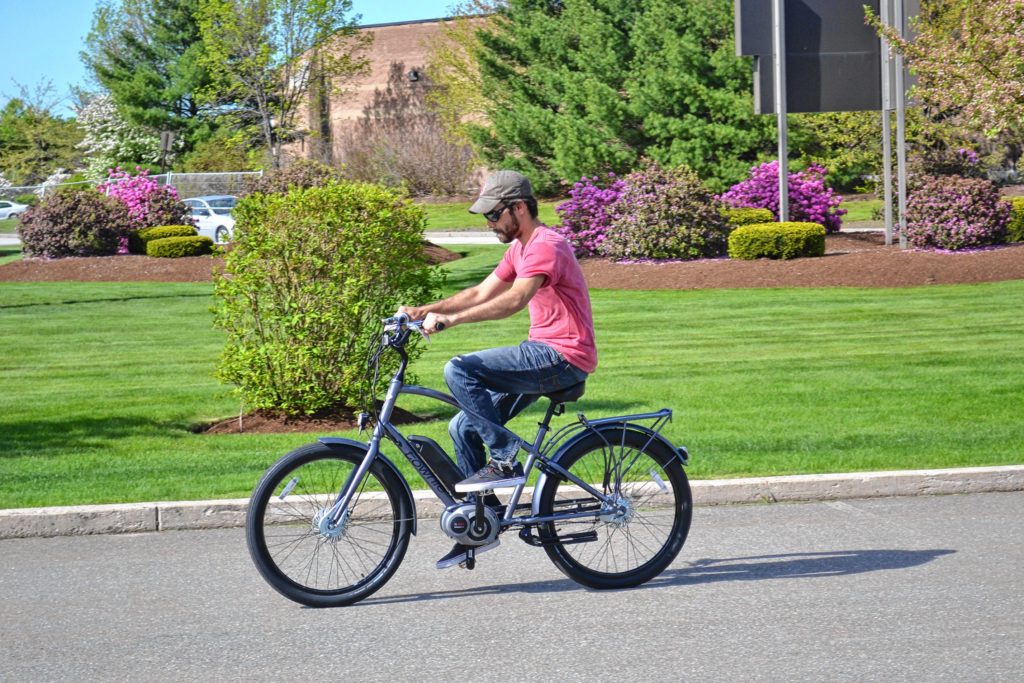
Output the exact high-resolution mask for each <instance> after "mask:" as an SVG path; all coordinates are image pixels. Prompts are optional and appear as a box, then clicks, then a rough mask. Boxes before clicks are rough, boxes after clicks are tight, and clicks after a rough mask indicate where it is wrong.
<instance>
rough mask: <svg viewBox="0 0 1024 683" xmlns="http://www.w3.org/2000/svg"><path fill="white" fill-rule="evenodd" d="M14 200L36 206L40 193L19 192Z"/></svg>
mask: <svg viewBox="0 0 1024 683" xmlns="http://www.w3.org/2000/svg"><path fill="white" fill-rule="evenodd" d="M14 201H15V202H17V203H18V204H28V205H29V206H35V205H37V204H38V203H39V195H37V194H35V193H33V192H29V193H28V194H19V195H18V196H17V197H15V198H14Z"/></svg>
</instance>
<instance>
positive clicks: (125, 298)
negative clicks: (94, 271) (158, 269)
mask: <svg viewBox="0 0 1024 683" xmlns="http://www.w3.org/2000/svg"><path fill="white" fill-rule="evenodd" d="M210 297H211V295H210V293H209V292H203V293H198V294H153V295H144V296H123V297H110V298H106V299H63V300H61V301H35V302H32V303H26V304H0V309H10V308H32V307H33V306H70V305H74V304H109V303H124V302H127V301H145V300H149V299H209V298H210Z"/></svg>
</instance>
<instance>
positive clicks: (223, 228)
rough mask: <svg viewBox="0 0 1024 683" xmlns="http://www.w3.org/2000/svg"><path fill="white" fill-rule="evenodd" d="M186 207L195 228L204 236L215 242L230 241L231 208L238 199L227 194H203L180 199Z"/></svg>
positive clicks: (233, 220) (231, 232)
mask: <svg viewBox="0 0 1024 683" xmlns="http://www.w3.org/2000/svg"><path fill="white" fill-rule="evenodd" d="M181 201H183V202H185V205H186V206H187V207H188V211H189V217H190V218H191V219H192V221H193V222H194V223H195V225H196V230H198V231H199V234H200V235H202V236H204V237H209V238H210V239H212V240H213V241H214V242H216V243H217V244H225V243H226V242H230V241H231V235H232V234H233V233H234V231H235V219H234V218H232V216H231V210H232V209H233V208H235V203H236V202H237V201H238V199H237V198H236V197H232V196H231V195H228V194H215V195H204V196H202V197H189V198H188V199H183V200H181Z"/></svg>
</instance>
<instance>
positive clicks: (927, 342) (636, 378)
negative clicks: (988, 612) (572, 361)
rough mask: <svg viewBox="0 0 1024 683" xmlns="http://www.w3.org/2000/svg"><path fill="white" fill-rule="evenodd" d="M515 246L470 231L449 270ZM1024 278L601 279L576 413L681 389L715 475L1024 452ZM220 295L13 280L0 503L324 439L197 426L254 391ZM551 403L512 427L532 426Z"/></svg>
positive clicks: (937, 463) (93, 490) (80, 499)
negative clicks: (242, 392) (736, 282)
mask: <svg viewBox="0 0 1024 683" xmlns="http://www.w3.org/2000/svg"><path fill="white" fill-rule="evenodd" d="M501 251H502V247H501V246H500V245H493V246H487V247H480V248H476V247H474V248H466V252H467V253H468V257H467V258H466V259H463V260H462V261H459V262H456V263H454V264H451V265H450V266H449V269H450V272H451V278H450V282H449V286H450V287H451V288H453V289H454V288H457V287H460V286H464V285H465V284H469V283H471V282H475V281H477V280H479V279H480V277H482V276H483V275H484V274H486V273H487V272H489V270H490V268H491V267H493V265H494V263H495V262H496V261H497V259H498V257H499V255H500V254H501ZM1021 300H1024V281H1016V282H1006V283H994V284H983V285H960V286H942V287H938V286H936V287H922V288H911V289H900V290H877V289H872V290H868V289H841V288H837V289H799V290H796V289H779V290H713V291H685V292H683V291H657V292H641V291H619V290H595V291H594V292H593V302H594V309H595V318H596V320H597V321H598V335H599V336H598V343H599V347H600V352H601V367H600V368H599V369H598V371H597V372H596V373H595V374H594V375H593V376H592V378H591V380H590V381H589V382H588V390H587V395H586V396H584V397H583V399H582V400H581V401H580V402H579V403H578V404H577V405H576V406H574V407H572V409H571V410H570V415H573V414H575V411H576V410H581V411H583V412H585V413H586V414H587V415H588V416H590V417H595V416H605V415H614V414H618V413H629V412H636V411H644V410H653V409H658V408H661V407H671V408H673V409H674V410H675V420H674V421H673V422H672V423H671V424H670V425H668V427H667V428H666V431H665V433H666V434H667V436H668V437H669V438H670V439H672V440H674V441H676V442H678V443H682V444H685V445H686V446H687V447H688V448H689V449H690V452H691V454H692V455H693V459H692V465H691V467H690V469H689V472H690V474H691V476H693V477H695V478H709V477H734V476H758V475H775V474H789V473H801V472H833V471H860V470H885V469H904V468H932V467H952V466H979V465H999V464H1011V463H1021V462H1024V421H1022V420H1021V419H1020V406H1021V405H1022V402H1024V375H1022V373H1021V372H1020V368H1021V367H1024V346H1022V345H1021V344H1020V339H1021V338H1022V336H1024V319H1022V318H1021V316H1020V314H1019V313H1020V305H1019V302H1020V301H1021ZM211 303H212V299H211V287H210V286H209V285H208V284H194V283H181V284H179V283H174V284H161V283H0V336H2V338H3V339H4V340H5V348H6V349H8V352H7V353H5V354H3V355H2V356H0V384H2V386H3V388H4V389H3V392H2V394H0V507H26V506H42V505H69V504H88V503H106V502H126V501H154V500H183V499H204V498H221V497H227V498H233V497H244V496H247V495H248V494H249V493H250V491H251V489H252V487H253V485H254V484H255V482H256V480H257V479H258V477H259V475H260V473H261V472H262V471H263V469H264V468H266V467H267V466H269V465H270V464H271V463H272V462H273V461H274V460H276V459H277V458H278V457H280V455H282V454H283V453H285V452H287V451H288V450H290V449H292V448H294V447H296V446H298V445H300V444H302V443H306V442H309V441H311V440H313V439H314V438H315V435H305V434H297V435H296V434H291V435H288V434H271V435H221V436H208V435H201V434H194V433H192V432H191V431H190V428H191V427H193V426H194V425H196V424H197V423H202V422H207V421H211V420H214V419H216V418H222V417H226V416H230V415H233V414H237V412H238V409H239V406H238V403H237V401H236V400H235V399H233V398H232V397H231V396H230V394H229V393H228V391H227V389H226V388H225V387H223V386H221V385H219V384H218V382H217V381H216V380H215V379H214V377H213V370H214V366H215V364H216V359H217V354H218V352H219V350H220V348H221V345H222V337H221V334H220V333H219V332H217V331H215V330H213V329H212V328H211V325H210V314H209V307H210V305H211ZM526 324H527V321H526V318H525V312H524V313H520V314H518V315H517V316H514V317H513V318H511V319H508V320H504V321H500V322H495V323H486V324H480V325H472V326H467V327H463V328H459V329H457V330H453V331H452V332H450V333H445V334H441V335H438V336H437V337H435V339H434V341H433V343H432V345H431V346H430V347H429V348H428V349H427V351H426V352H425V353H424V355H423V356H422V358H420V360H419V361H418V362H417V364H416V366H415V367H414V371H415V372H416V374H417V375H418V381H419V383H421V384H425V385H427V386H433V387H439V388H440V387H442V386H443V380H442V367H443V364H444V362H445V361H446V360H447V359H448V358H450V357H451V356H453V355H455V354H456V353H459V352H463V351H465V350H467V349H477V348H485V347H488V346H494V345H499V344H511V343H516V342H518V341H519V340H520V339H521V338H522V335H523V333H524V330H525V327H526ZM401 405H402V406H403V407H406V408H409V409H411V410H413V411H414V412H418V413H421V414H428V415H432V416H434V417H436V418H438V419H436V420H434V421H431V422H427V423H422V424H419V425H416V426H415V428H414V429H413V430H412V431H413V433H419V434H424V435H427V436H430V437H432V438H434V439H436V440H437V441H438V442H439V443H442V444H446V445H447V446H450V441H449V439H448V437H447V430H446V419H447V418H449V417H450V416H451V412H450V411H449V410H448V409H446V408H445V407H444V406H441V407H438V406H435V405H434V404H432V403H430V402H429V401H428V400H427V399H423V398H419V397H407V398H403V401H402V404H401ZM539 410H540V408H539V406H535V407H534V408H532V409H530V410H528V411H527V412H526V413H525V414H524V415H523V416H520V417H519V418H517V420H516V421H514V422H513V423H512V425H511V426H512V428H513V429H517V430H519V431H520V432H521V433H523V434H525V435H532V430H533V429H534V428H535V423H536V420H537V413H538V412H539ZM571 419H572V418H571V417H570V416H565V417H563V418H561V421H560V423H559V424H566V423H568V422H569V421H570V420H571ZM348 436H353V437H355V436H356V435H355V434H348ZM385 452H387V453H389V454H390V455H391V456H392V457H393V458H394V459H395V460H396V461H397V460H398V458H397V457H395V456H396V454H395V453H394V451H393V449H391V448H390V447H389V448H386V449H385ZM401 464H402V465H403V466H404V467H405V469H406V471H407V472H408V469H409V468H408V466H407V465H406V464H405V463H404V462H402V463H401ZM414 485H415V481H414Z"/></svg>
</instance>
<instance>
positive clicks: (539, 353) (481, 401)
mask: <svg viewBox="0 0 1024 683" xmlns="http://www.w3.org/2000/svg"><path fill="white" fill-rule="evenodd" d="M586 378H587V373H585V372H583V371H582V370H580V369H579V368H577V367H575V366H574V365H572V364H571V363H569V361H567V360H565V358H563V357H562V354H560V353H558V351H556V350H555V349H553V348H552V347H550V346H548V345H547V344H543V343H541V342H530V341H524V342H523V343H521V344H520V345H519V346H503V347H500V348H496V349H487V350H486V351H478V352H477V353H468V354H465V355H462V356H456V357H455V358H452V359H451V360H450V361H448V364H447V365H445V366H444V380H445V382H447V383H448V388H449V389H450V390H451V392H452V395H453V396H454V397H455V398H456V399H457V400H458V401H459V405H461V406H462V408H463V410H462V412H460V413H459V414H458V415H456V416H455V417H454V418H453V419H452V421H451V422H450V423H449V425H448V432H449V434H451V437H452V441H453V442H454V443H455V455H456V458H457V459H458V462H459V467H460V468H461V469H462V471H463V472H464V473H465V474H466V476H469V475H471V474H473V473H474V472H476V471H477V470H479V469H480V468H481V467H483V466H484V464H485V462H486V458H485V453H484V446H485V445H486V446H487V448H489V449H490V451H491V458H492V459H494V460H497V461H500V462H510V461H512V460H514V459H515V457H516V454H517V453H518V452H519V447H520V440H519V438H518V437H516V435H515V434H513V433H512V432H510V431H509V430H507V429H505V428H504V427H503V426H502V425H504V424H505V423H506V422H508V421H509V420H511V419H512V418H513V417H515V416H516V415H518V414H519V413H520V412H521V411H522V410H523V409H524V408H525V407H526V406H528V405H530V404H531V403H533V402H534V401H536V400H537V399H538V398H539V395H540V394H546V393H550V392H552V391H559V390H561V389H566V388H568V387H571V386H573V385H575V384H579V383H580V382H582V381H583V380H585V379H586Z"/></svg>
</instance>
